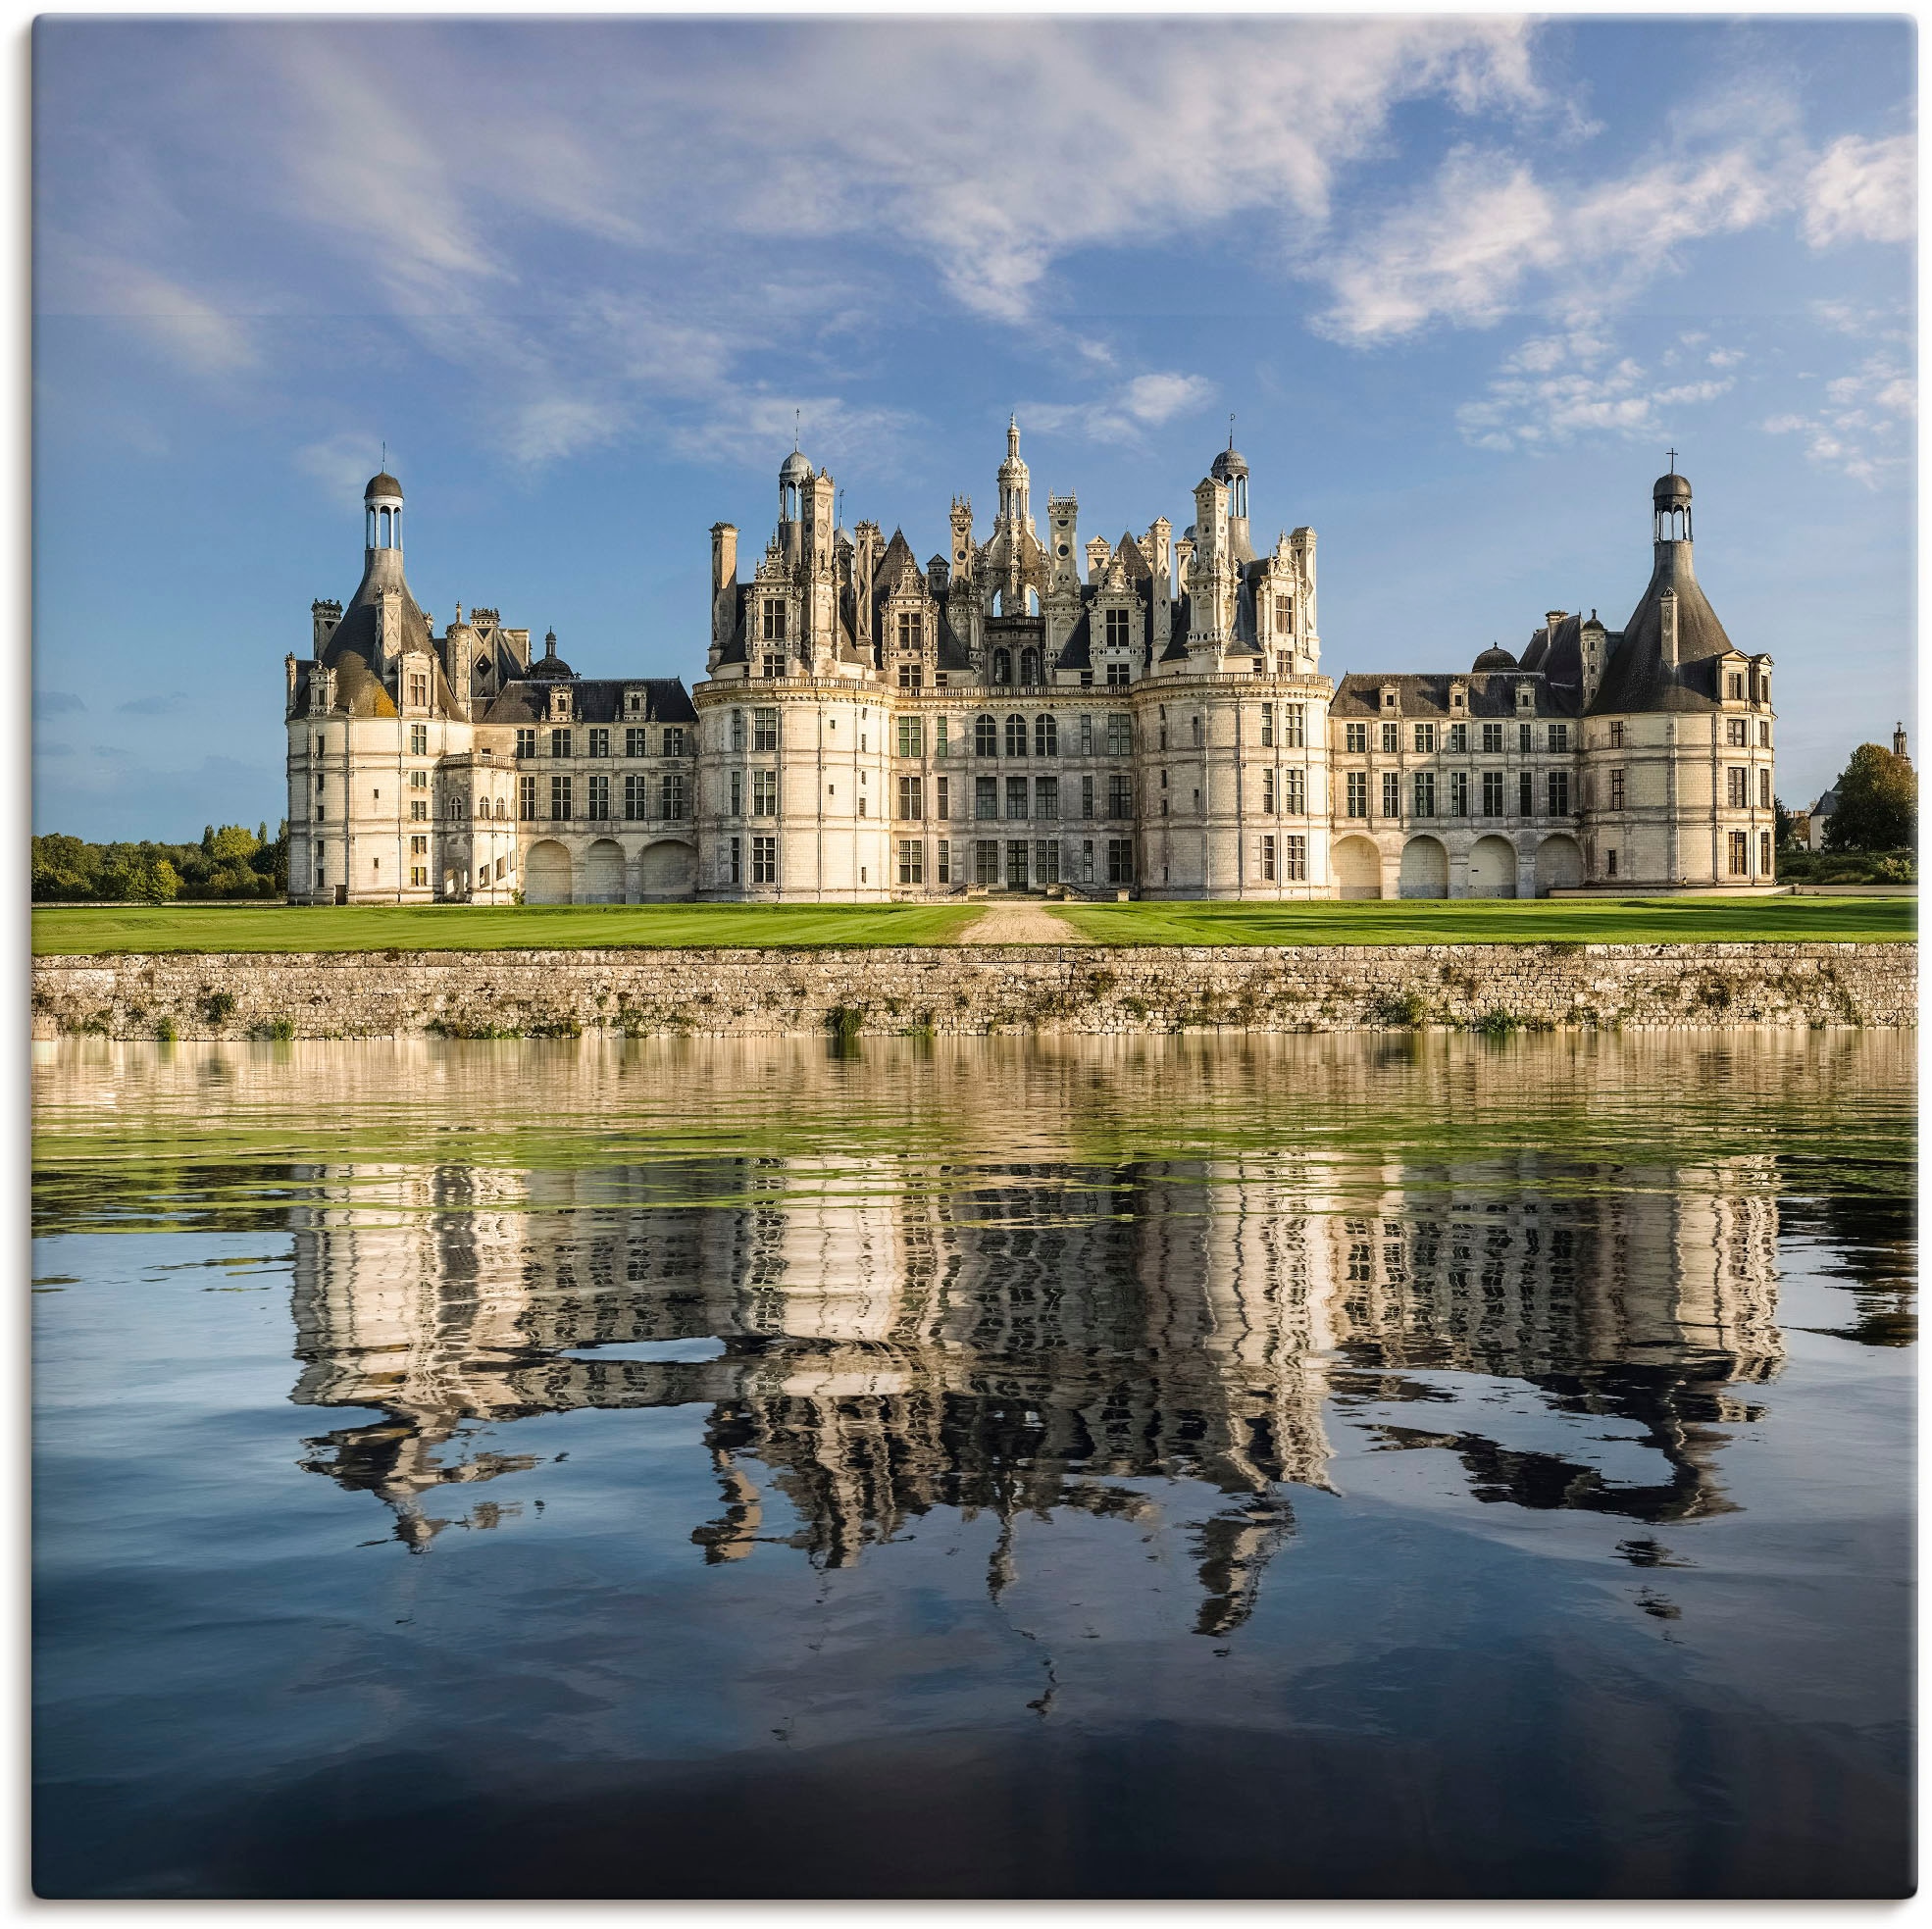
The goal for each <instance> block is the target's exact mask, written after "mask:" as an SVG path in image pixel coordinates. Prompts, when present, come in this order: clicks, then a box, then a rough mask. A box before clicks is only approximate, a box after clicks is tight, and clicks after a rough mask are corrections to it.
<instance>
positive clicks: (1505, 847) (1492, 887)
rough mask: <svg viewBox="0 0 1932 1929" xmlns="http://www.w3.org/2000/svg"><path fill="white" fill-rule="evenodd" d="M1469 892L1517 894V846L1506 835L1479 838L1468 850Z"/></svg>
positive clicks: (1478, 894) (1509, 895) (1473, 895)
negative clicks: (1504, 836) (1502, 836)
mask: <svg viewBox="0 0 1932 1929" xmlns="http://www.w3.org/2000/svg"><path fill="white" fill-rule="evenodd" d="M1469 895H1470V896H1471V897H1514V896H1515V895H1516V846H1515V845H1514V844H1512V843H1511V842H1510V841H1509V839H1508V838H1477V839H1476V841H1475V843H1474V844H1473V845H1472V846H1471V848H1470V851H1469Z"/></svg>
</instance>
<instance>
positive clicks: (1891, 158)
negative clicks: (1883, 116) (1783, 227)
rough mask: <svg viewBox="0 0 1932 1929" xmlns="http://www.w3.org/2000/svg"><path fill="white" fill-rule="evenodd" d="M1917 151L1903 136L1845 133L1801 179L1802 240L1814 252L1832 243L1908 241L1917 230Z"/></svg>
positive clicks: (1910, 138)
mask: <svg viewBox="0 0 1932 1929" xmlns="http://www.w3.org/2000/svg"><path fill="white" fill-rule="evenodd" d="M1917 175H1918V150H1917V143H1916V142H1915V141H1914V140H1913V139H1912V137H1911V136H1910V135H1909V134H1896V135H1894V136H1893V137H1892V138H1891V139H1889V140H1861V139H1859V137H1858V136H1857V135H1856V134H1846V135H1844V136H1843V137H1842V138H1841V139H1838V140H1835V141H1833V142H1832V144H1831V145H1830V146H1829V147H1828V148H1826V149H1825V151H1824V153H1823V155H1822V156H1820V157H1819V160H1818V163H1817V165H1816V166H1815V167H1814V168H1813V169H1812V170H1811V172H1810V173H1809V174H1808V175H1807V176H1806V177H1805V212H1804V228H1805V240H1806V241H1808V242H1809V243H1810V244H1811V246H1812V247H1814V248H1828V247H1830V246H1831V245H1832V244H1833V243H1834V242H1837V241H1909V240H1910V239H1911V238H1912V236H1913V234H1914V232H1915V231H1916V229H1917V226H1918V193H1917Z"/></svg>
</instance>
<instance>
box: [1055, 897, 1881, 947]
mask: <svg viewBox="0 0 1932 1929" xmlns="http://www.w3.org/2000/svg"><path fill="white" fill-rule="evenodd" d="M1061 915H1062V916H1063V917H1064V918H1065V919H1066V921H1067V922H1068V923H1069V924H1070V925H1072V926H1073V927H1074V928H1075V929H1076V930H1077V931H1078V932H1079V933H1080V935H1081V937H1083V938H1085V939H1090V940H1091V941H1092V942H1093V943H1095V944H1550V943H1557V944H1579V943H1580V944H1705V943H1758V944H1763V943H1787V942H1790V941H1793V940H1795V939H1813V940H1819V941H1827V942H1845V941H1848V940H1856V941H1859V942H1867V941H1871V942H1888V941H1899V940H1909V939H1913V938H1915V937H1916V936H1917V933H1918V904H1917V900H1916V899H1914V898H1910V897H1762V898H1756V899H1738V898H1726V897H1641V898H1610V899H1607V900H1602V901H1600V900H1597V899H1594V898H1574V897H1543V898H1524V899H1523V900H1522V901H1520V902H1517V901H1515V900H1512V899H1507V898H1502V899H1498V898H1476V899H1473V900H1472V899H1466V898H1464V899H1457V900H1455V901H1453V902H1450V901H1448V900H1444V899H1410V900H1408V901H1405V902H1404V901H1402V900H1392V901H1387V902H1385V901H1382V900H1379V899H1369V900H1366V901H1353V900H1351V901H1349V902H1347V903H1343V902H1341V901H1339V900H1327V901H1323V902H1319V903H1311V904H1168V903H1162V904H1081V905H1068V906H1066V907H1064V909H1062V911H1061Z"/></svg>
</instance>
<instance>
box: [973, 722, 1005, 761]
mask: <svg viewBox="0 0 1932 1929" xmlns="http://www.w3.org/2000/svg"><path fill="white" fill-rule="evenodd" d="M973 754H974V756H976V757H996V756H998V755H999V719H998V718H997V717H975V718H974V719H973Z"/></svg>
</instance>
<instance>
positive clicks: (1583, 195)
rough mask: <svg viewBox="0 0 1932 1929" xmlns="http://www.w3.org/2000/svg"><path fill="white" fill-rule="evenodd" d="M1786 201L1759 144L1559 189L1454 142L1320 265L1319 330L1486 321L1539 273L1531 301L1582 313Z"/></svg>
mask: <svg viewBox="0 0 1932 1929" xmlns="http://www.w3.org/2000/svg"><path fill="white" fill-rule="evenodd" d="M1778 205H1779V201H1778V195H1777V191H1776V188H1775V175H1774V171H1773V170H1771V169H1770V168H1769V166H1768V164H1767V159H1766V157H1765V156H1763V155H1762V154H1760V153H1757V152H1755V151H1754V149H1753V148H1752V147H1750V146H1740V147H1736V148H1732V149H1727V150H1725V151H1723V152H1720V153H1717V154H1714V155H1708V156H1704V157H1703V158H1702V159H1696V158H1691V159H1685V158H1676V159H1672V160H1670V161H1666V162H1661V163H1658V164H1657V165H1655V166H1652V167H1649V168H1645V169H1643V170H1641V171H1640V172H1638V173H1636V174H1633V175H1631V176H1628V177H1626V178H1623V179H1619V180H1610V181H1604V182H1593V183H1587V184H1574V183H1557V184H1554V185H1551V184H1546V183H1544V182H1541V181H1539V180H1538V179H1537V178H1536V177H1535V174H1534V172H1533V170H1532V168H1531V166H1530V164H1529V163H1528V162H1527V161H1524V160H1521V159H1517V158H1515V157H1512V156H1507V155H1500V154H1479V153H1476V152H1473V151H1471V150H1468V149H1462V150H1458V151H1457V152H1455V153H1452V154H1451V155H1449V158H1448V160H1447V161H1446V162H1445V163H1444V164H1443V167H1442V169H1441V170H1440V172H1439V173H1438V174H1437V176H1436V178H1435V179H1434V180H1433V181H1432V182H1431V183H1430V184H1429V186H1428V188H1427V189H1426V190H1425V191H1424V192H1423V193H1422V194H1421V195H1419V196H1418V197H1416V198H1415V199H1413V200H1411V201H1410V202H1409V203H1408V204H1406V205H1405V206H1402V207H1398V208H1397V209H1396V210H1395V211H1394V212H1392V213H1391V214H1389V215H1388V216H1386V217H1385V218H1384V219H1383V220H1382V221H1381V222H1380V224H1378V225H1377V226H1376V227H1375V228H1372V229H1370V230H1369V231H1368V232H1367V233H1365V234H1363V235H1362V236H1360V237H1359V238H1358V239H1356V240H1354V241H1352V242H1348V243H1345V244H1343V245H1342V246H1341V247H1339V248H1338V249H1337V250H1335V251H1334V252H1333V253H1332V254H1330V255H1328V256H1326V257H1325V258H1323V259H1320V260H1318V261H1316V262H1315V263H1313V264H1312V265H1311V272H1312V273H1313V274H1315V275H1316V276H1317V277H1318V278H1319V279H1324V280H1326V281H1327V282H1328V283H1329V285H1330V287H1331V288H1332V289H1333V291H1334V296H1335V299H1334V302H1333V304H1332V306H1331V307H1330V308H1329V309H1328V310H1327V311H1326V312H1325V313H1324V314H1323V315H1321V316H1320V317H1318V318H1317V323H1316V326H1317V327H1318V328H1319V329H1320V330H1321V331H1322V332H1323V333H1325V334H1328V335H1331V336H1333V337H1334V338H1335V339H1337V340H1339V341H1344V342H1348V343H1353V344H1357V345H1366V344H1372V343H1375V342H1378V341H1387V340H1393V339H1397V338H1399V337H1401V336H1405V335H1410V334H1413V333H1415V332H1416V331H1417V330H1421V329H1423V328H1426V327H1427V326H1428V325H1429V324H1431V323H1433V322H1438V321H1443V322H1449V323H1450V324H1452V325H1455V326H1458V327H1463V328H1483V327H1488V326H1490V325H1491V324H1494V323H1496V322H1498V321H1500V320H1501V319H1502V317H1503V316H1504V315H1507V314H1509V313H1512V312H1514V311H1515V310H1517V309H1519V308H1521V307H1523V306H1524V305H1525V304H1526V303H1527V302H1529V301H1531V300H1532V299H1533V297H1532V295H1531V293H1530V291H1529V287H1528V284H1530V283H1531V282H1533V281H1534V282H1537V283H1539V284H1540V286H1539V287H1538V289H1537V291H1536V295H1535V297H1534V298H1535V299H1539V300H1541V301H1542V302H1543V303H1545V304H1546V305H1547V306H1548V307H1549V308H1550V309H1551V310H1552V311H1553V312H1555V313H1556V314H1558V315H1560V316H1562V317H1563V318H1565V319H1567V320H1569V321H1571V322H1579V321H1583V320H1585V319H1587V318H1589V317H1592V316H1596V315H1601V314H1602V313H1604V312H1606V311H1607V310H1609V309H1610V308H1612V307H1615V306H1617V305H1618V304H1619V303H1621V302H1622V301H1623V300H1625V299H1627V297H1628V296H1629V295H1630V294H1631V293H1633V292H1634V291H1635V290H1636V289H1637V288H1639V287H1641V286H1642V285H1644V283H1646V282H1647V281H1649V280H1650V279H1652V278H1653V277H1654V276H1656V275H1657V274H1659V273H1661V272H1663V271H1664V270H1666V269H1668V268H1669V267H1670V266H1671V265H1672V264H1673V262H1674V260H1675V258H1676V256H1677V253H1678V251H1679V250H1680V249H1681V248H1682V246H1683V244H1684V243H1686V242H1688V241H1691V240H1695V239H1699V238H1701V237H1703V236H1705V235H1709V234H1715V233H1721V232H1729V231H1735V230H1737V229H1741V228H1750V227H1752V226H1754V224H1756V223H1758V222H1760V221H1762V220H1764V219H1766V218H1767V216H1768V215H1769V214H1770V213H1771V212H1773V211H1774V210H1775V208H1776V207H1777V206H1778Z"/></svg>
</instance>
